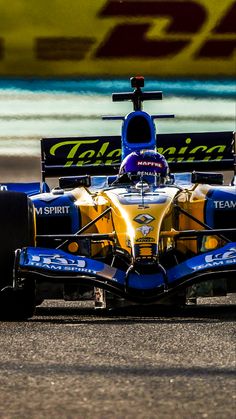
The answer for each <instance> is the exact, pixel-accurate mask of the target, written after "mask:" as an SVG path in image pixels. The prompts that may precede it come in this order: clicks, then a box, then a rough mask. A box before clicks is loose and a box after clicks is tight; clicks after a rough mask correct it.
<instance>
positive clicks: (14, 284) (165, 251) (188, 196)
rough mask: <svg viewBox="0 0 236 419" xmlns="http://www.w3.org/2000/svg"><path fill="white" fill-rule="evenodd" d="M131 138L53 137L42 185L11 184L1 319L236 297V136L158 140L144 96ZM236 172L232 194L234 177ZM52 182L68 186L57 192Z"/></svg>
mask: <svg viewBox="0 0 236 419" xmlns="http://www.w3.org/2000/svg"><path fill="white" fill-rule="evenodd" d="M131 87H132V88H133V89H134V90H133V91H131V92H124V93H114V94H113V95H112V99H113V101H125V100H129V101H131V102H132V103H133V110H132V111H131V112H130V113H129V114H128V115H126V116H115V117H113V116H112V117H110V116H107V117H105V118H104V119H120V120H121V121H122V131H121V135H120V136H109V135H106V136H98V137H70V138H44V139H42V141H41V149H42V182H41V184H40V183H37V182H36V183H30V184H11V183H7V184H2V185H1V192H0V201H1V203H0V220H1V231H2V245H1V248H0V266H1V280H0V289H1V292H0V314H1V317H2V318H13V319H26V318H29V317H31V316H32V315H33V314H34V310H35V307H36V305H38V304H40V303H41V302H42V301H43V300H44V299H64V300H65V301H71V300H73V301H84V300H91V301H92V302H93V303H94V307H95V308H103V309H105V308H112V307H117V306H124V305H131V304H141V305H148V304H151V305H156V304H158V305H159V306H160V305H166V304H168V305H181V306H183V305H185V304H186V303H188V302H189V301H191V302H193V301H196V299H197V298H198V297H199V296H214V295H226V294H227V293H230V292H236V275H235V274H236V228H235V210H236V158H235V155H236V150H235V147H236V146H235V142H236V140H235V134H234V133H233V132H232V131H227V132H207V133H204V132H200V133H181V134H157V133H156V128H155V123H154V119H157V118H169V117H173V115H158V114H155V115H150V114H148V113H147V112H145V111H144V110H143V102H144V101H145V100H160V99H162V92H159V91H155V92H148V91H143V89H142V88H143V87H144V78H143V77H132V78H131ZM229 169H231V170H232V180H231V182H230V184H229V185H224V180H223V174H222V173H216V172H214V171H215V170H219V171H223V170H229ZM50 177H53V178H58V185H57V186H56V187H54V188H52V189H50V188H49V186H48V183H47V182H48V179H49V178H50Z"/></svg>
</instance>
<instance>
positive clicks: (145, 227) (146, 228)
mask: <svg viewBox="0 0 236 419" xmlns="http://www.w3.org/2000/svg"><path fill="white" fill-rule="evenodd" d="M152 230H153V227H151V226H148V225H142V226H141V227H138V228H136V231H140V233H142V235H143V236H147V235H148V234H149V233H150V231H152Z"/></svg>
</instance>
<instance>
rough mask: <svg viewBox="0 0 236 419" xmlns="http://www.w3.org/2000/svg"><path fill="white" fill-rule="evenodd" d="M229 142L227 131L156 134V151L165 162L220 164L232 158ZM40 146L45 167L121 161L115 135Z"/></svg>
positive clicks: (229, 137) (110, 163) (49, 141)
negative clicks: (163, 157) (42, 150)
mask: <svg viewBox="0 0 236 419" xmlns="http://www.w3.org/2000/svg"><path fill="white" fill-rule="evenodd" d="M190 135H191V137H190ZM204 141H205V142H204ZM231 142H232V133H231V132H229V133H226V134H225V135H223V134H221V136H219V137H217V136H216V134H212V133H204V134H196V133H195V134H182V133H180V134H178V135H177V134H163V136H161V134H160V135H159V136H158V147H157V151H158V152H159V153H160V154H163V155H164V156H165V158H166V160H167V161H168V163H172V162H177V163H178V162H189V163H194V162H195V161H201V162H209V161H221V160H224V159H226V158H227V159H230V158H232V151H231V150H232V146H231ZM176 144H177V146H176ZM43 147H44V151H45V155H46V162H47V166H50V165H59V166H63V167H65V168H69V167H74V166H83V165H86V164H92V165H93V166H100V165H105V166H109V165H112V164H116V163H120V161H121V160H120V159H121V141H120V137H116V136H114V137H101V138H97V137H91V138H90V139H88V138H77V139H73V140H72V139H63V140H60V139H44V140H43ZM149 167H150V166H149ZM140 168H141V165H140ZM49 197H50V195H49ZM49 197H48V198H47V194H45V197H44V196H43V197H42V198H41V199H42V200H46V199H50V198H49ZM52 199H53V198H52Z"/></svg>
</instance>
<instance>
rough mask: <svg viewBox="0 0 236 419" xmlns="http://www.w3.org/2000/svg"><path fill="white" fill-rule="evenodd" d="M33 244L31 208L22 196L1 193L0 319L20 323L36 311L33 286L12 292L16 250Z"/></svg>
mask: <svg viewBox="0 0 236 419" xmlns="http://www.w3.org/2000/svg"><path fill="white" fill-rule="evenodd" d="M34 245H35V217H34V207H33V204H32V202H31V201H30V199H29V198H28V197H27V195H26V194H24V193H19V192H6V191H1V192H0V317H1V318H4V319H14V320H18V319H19V320H21V319H26V318H28V317H31V316H32V315H33V312H34V309H35V286H34V283H32V282H25V284H23V286H22V289H20V290H13V288H12V284H13V267H14V260H15V250H16V249H19V248H22V247H25V246H34Z"/></svg>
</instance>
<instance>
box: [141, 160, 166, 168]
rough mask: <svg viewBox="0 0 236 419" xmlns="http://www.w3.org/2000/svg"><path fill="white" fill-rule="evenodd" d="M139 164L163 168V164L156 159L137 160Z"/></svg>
mask: <svg viewBox="0 0 236 419" xmlns="http://www.w3.org/2000/svg"><path fill="white" fill-rule="evenodd" d="M137 165H138V166H151V167H160V168H162V166H163V165H162V164H161V163H158V162H154V161H137Z"/></svg>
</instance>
